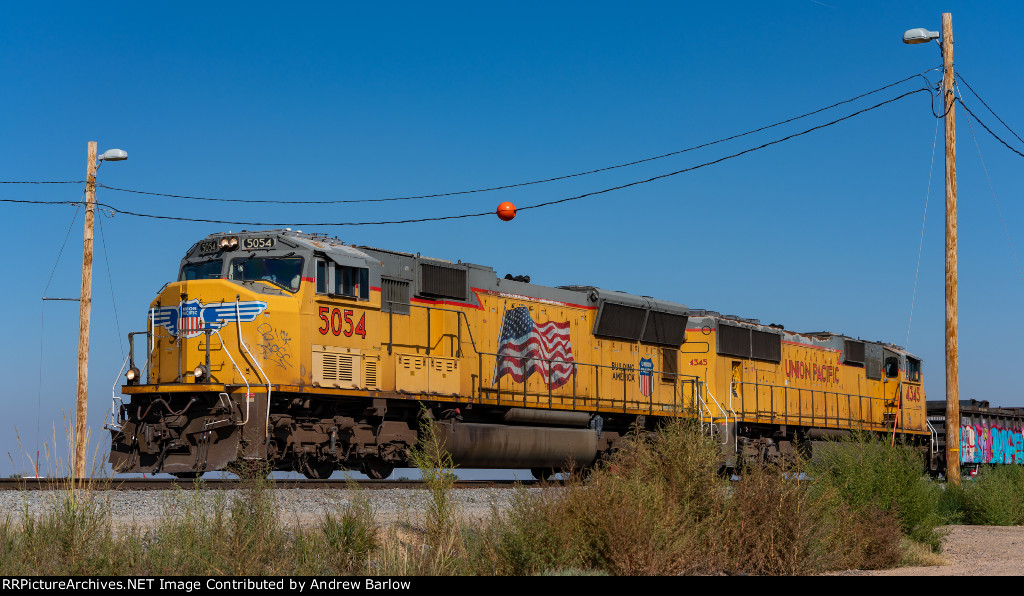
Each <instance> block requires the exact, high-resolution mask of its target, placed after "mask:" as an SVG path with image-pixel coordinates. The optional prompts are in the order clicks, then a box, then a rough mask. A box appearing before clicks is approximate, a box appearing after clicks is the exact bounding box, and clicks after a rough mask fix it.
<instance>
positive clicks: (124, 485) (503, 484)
mask: <svg viewBox="0 0 1024 596" xmlns="http://www.w3.org/2000/svg"><path fill="white" fill-rule="evenodd" d="M249 482H250V481H246V480H240V479H238V478H203V479H200V480H181V479H177V478H90V479H87V480H82V481H79V482H78V483H77V485H78V486H80V487H82V488H86V489H89V490H173V489H175V488H180V489H183V490H191V489H193V488H196V487H199V488H202V489H214V490H217V489H220V490H229V489H244V488H245V487H246V486H248V485H249ZM266 483H267V486H272V487H273V488H284V489H294V488H306V489H318V488H327V489H334V490H344V489H346V488H351V487H352V485H355V486H356V487H358V488H365V489H385V488H413V489H415V488H420V489H422V488H426V485H425V484H424V483H423V481H421V480H350V479H342V478H339V479H336V480H306V479H291V478H286V479H272V480H267V481H266ZM71 484H72V481H71V480H69V479H67V478H3V479H0V490H67V489H69V488H71ZM517 484H521V485H523V486H533V485H535V484H536V481H533V480H526V481H519V480H458V481H456V482H455V488H512V487H514V486H516V485H517Z"/></svg>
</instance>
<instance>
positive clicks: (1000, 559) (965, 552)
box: [838, 526, 1024, 575]
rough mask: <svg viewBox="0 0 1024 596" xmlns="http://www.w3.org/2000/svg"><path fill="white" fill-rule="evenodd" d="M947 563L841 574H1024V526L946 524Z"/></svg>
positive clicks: (944, 547) (944, 555)
mask: <svg viewBox="0 0 1024 596" xmlns="http://www.w3.org/2000/svg"><path fill="white" fill-rule="evenodd" d="M945 529H946V530H949V534H948V535H947V536H946V537H945V539H943V541H942V557H943V558H944V559H945V560H946V564H945V565H942V566H935V567H899V568H897V569H886V570H882V571H859V570H858V571H845V572H842V573H840V574H838V575H1024V526H1012V527H998V526H946V528H945Z"/></svg>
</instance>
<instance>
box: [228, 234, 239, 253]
mask: <svg viewBox="0 0 1024 596" xmlns="http://www.w3.org/2000/svg"><path fill="white" fill-rule="evenodd" d="M228 246H230V247H231V250H235V249H236V248H238V237H237V236H232V237H231V238H230V239H228Z"/></svg>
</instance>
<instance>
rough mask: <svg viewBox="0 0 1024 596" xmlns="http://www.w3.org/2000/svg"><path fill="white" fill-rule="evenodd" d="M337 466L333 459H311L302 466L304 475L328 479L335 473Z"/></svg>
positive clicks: (314, 478) (311, 478) (316, 478)
mask: <svg viewBox="0 0 1024 596" xmlns="http://www.w3.org/2000/svg"><path fill="white" fill-rule="evenodd" d="M334 470H335V467H334V462H332V461H309V460H306V462H305V463H304V464H303V466H302V475H303V476H305V477H306V478H309V479H310V480H327V479H328V478H330V477H331V474H333V473H334Z"/></svg>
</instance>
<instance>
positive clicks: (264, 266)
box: [228, 257, 302, 292]
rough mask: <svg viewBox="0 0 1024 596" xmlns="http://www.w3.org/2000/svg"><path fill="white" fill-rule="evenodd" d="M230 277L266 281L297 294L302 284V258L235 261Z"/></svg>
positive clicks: (265, 258) (232, 262)
mask: <svg viewBox="0 0 1024 596" xmlns="http://www.w3.org/2000/svg"><path fill="white" fill-rule="evenodd" d="M228 277H229V279H234V280H239V281H266V282H270V283H272V284H274V285H275V286H278V287H280V288H283V289H285V290H289V291H292V292H297V291H298V290H299V284H300V283H301V282H302V257H276V258H275V257H259V258H257V257H250V258H247V259H233V260H232V261H231V271H230V273H229V274H228Z"/></svg>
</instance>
